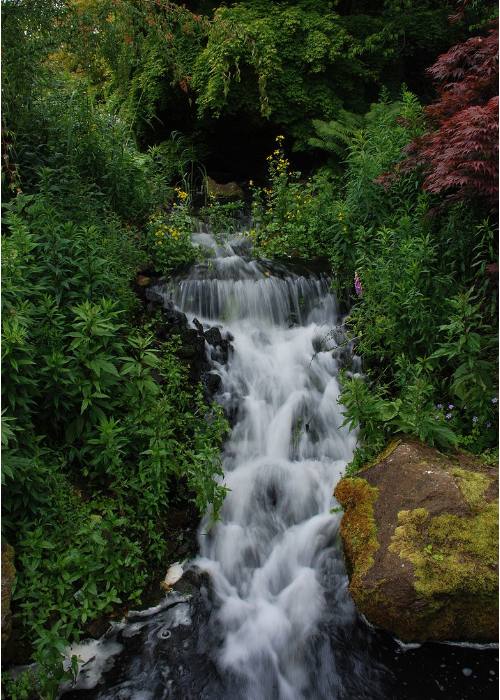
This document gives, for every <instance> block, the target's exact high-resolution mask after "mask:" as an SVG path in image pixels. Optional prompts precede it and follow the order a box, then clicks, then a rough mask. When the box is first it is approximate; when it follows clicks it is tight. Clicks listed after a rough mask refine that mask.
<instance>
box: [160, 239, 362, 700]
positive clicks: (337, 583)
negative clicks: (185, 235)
mask: <svg viewBox="0 0 500 700" xmlns="http://www.w3.org/2000/svg"><path fill="white" fill-rule="evenodd" d="M200 239H201V240H200ZM198 240H199V241H200V242H201V243H202V244H203V245H205V246H207V245H208V246H209V247H210V249H211V250H212V251H213V252H214V253H215V257H212V258H210V259H209V260H208V262H206V263H204V264H202V265H199V266H197V267H195V268H194V270H193V271H192V273H191V274H190V276H189V277H188V278H187V279H186V278H183V279H179V280H174V281H173V282H172V283H171V284H169V285H168V287H166V288H165V289H163V290H162V293H163V295H164V297H165V300H171V301H173V302H174V303H175V304H176V305H177V306H178V307H179V308H180V309H181V310H182V311H184V312H185V313H186V314H188V317H190V318H191V319H193V318H194V317H196V318H197V319H198V320H199V321H200V322H201V323H204V324H207V325H213V324H214V323H216V324H217V323H218V324H220V325H221V327H223V329H224V330H225V331H226V332H228V333H229V334H230V336H231V338H232V344H233V348H234V351H233V353H232V356H231V359H230V362H229V363H228V365H227V366H224V365H222V364H218V363H217V362H216V361H214V367H215V369H216V371H217V372H218V373H220V375H221V378H222V382H221V390H220V393H219V396H218V400H219V401H220V402H221V403H222V404H223V405H224V404H227V405H228V407H229V406H230V405H232V404H234V401H235V397H237V402H238V406H239V410H238V414H237V419H236V423H235V425H234V428H233V430H232V434H231V436H230V438H229V440H228V442H227V444H226V447H225V452H224V472H225V484H226V486H227V487H228V489H229V492H228V495H227V497H226V500H225V503H224V506H223V508H222V512H221V515H220V520H219V521H218V522H217V523H215V525H212V524H211V522H210V516H209V515H208V516H207V517H206V519H205V520H204V521H203V522H202V525H201V529H200V537H199V543H200V556H199V557H198V559H197V560H196V564H197V565H198V566H199V567H200V568H201V569H203V570H205V571H207V572H208V573H209V574H210V577H211V581H212V585H213V588H214V591H215V597H216V600H217V610H216V613H215V620H214V624H216V625H217V626H218V628H219V630H220V633H221V636H222V648H221V649H220V650H219V652H218V653H217V654H216V659H217V665H218V668H219V670H220V671H221V672H222V673H228V674H229V675H231V676H232V677H233V678H234V679H235V682H236V684H237V686H236V687H238V691H237V692H238V697H241V698H242V699H243V698H245V699H246V698H248V699H249V700H266V699H267V698H269V700H271V699H273V700H274V699H275V700H298V699H300V698H306V697H314V698H317V699H319V698H321V697H325V698H327V697H328V698H331V697H334V695H333V694H332V693H334V692H336V691H339V692H340V690H341V685H342V684H341V682H340V680H339V678H338V677H336V676H335V674H333V676H332V673H331V671H332V669H331V668H329V669H328V670H325V669H323V670H322V674H323V675H322V677H320V678H318V677H317V674H318V664H319V663H320V662H319V661H318V659H312V658H311V655H312V654H313V647H314V642H317V634H318V627H319V624H320V622H321V621H322V618H329V617H330V615H331V611H330V610H327V604H326V594H327V592H329V593H330V595H332V594H333V595H334V597H335V599H336V606H337V609H336V610H335V615H336V617H337V619H338V620H339V621H340V622H341V623H345V621H346V619H347V620H348V621H352V620H354V616H355V613H354V609H353V606H352V602H351V600H350V598H349V596H348V595H347V593H346V586H347V578H346V576H345V573H344V571H343V568H342V566H341V564H340V563H339V556H338V528H339V523H340V515H339V514H338V513H332V512H331V510H332V506H334V503H333V500H332V493H333V489H334V486H335V484H336V482H337V481H338V479H339V477H340V475H341V474H342V472H343V471H344V468H345V466H346V463H347V462H348V461H349V459H350V458H351V456H352V453H353V450H354V447H355V435H354V434H353V433H349V432H348V430H347V429H346V428H345V427H342V423H343V416H342V413H341V407H340V406H339V404H338V394H339V384H338V380H337V374H338V366H337V360H336V359H335V358H334V356H333V353H332V349H333V347H332V341H331V340H330V341H326V340H325V339H327V338H329V333H330V332H331V329H332V327H334V326H335V325H336V324H337V323H338V322H339V316H338V311H337V306H336V302H335V298H334V296H333V295H332V294H331V292H330V291H329V286H330V285H329V281H328V279H326V278H325V277H317V276H312V275H309V276H304V275H298V274H292V273H290V272H288V271H287V270H286V268H283V267H281V266H277V265H273V266H271V265H270V264H269V263H267V262H264V261H260V262H259V261H255V260H251V259H247V258H246V257H245V255H244V253H245V248H244V246H243V251H242V250H241V248H242V244H241V241H239V240H238V239H237V240H236V241H230V242H228V243H226V244H224V245H218V244H217V243H216V241H214V239H213V238H212V237H211V236H209V234H201V235H200V236H199V237H198ZM242 252H243V255H242ZM327 658H329V657H328V656H327ZM329 660H330V661H331V658H329ZM328 663H329V662H328V661H327V662H326V665H328ZM329 678H333V679H334V682H333V685H332V684H331V683H330V684H329V682H328V679H329ZM318 683H319V684H318ZM321 683H323V684H324V688H323V689H321V687H320V685H321Z"/></svg>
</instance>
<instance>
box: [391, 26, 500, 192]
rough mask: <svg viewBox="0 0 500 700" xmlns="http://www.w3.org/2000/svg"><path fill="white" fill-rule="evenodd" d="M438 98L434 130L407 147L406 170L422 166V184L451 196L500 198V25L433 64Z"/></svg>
mask: <svg viewBox="0 0 500 700" xmlns="http://www.w3.org/2000/svg"><path fill="white" fill-rule="evenodd" d="M429 73H430V75H431V76H432V77H433V78H434V81H435V83H436V88H437V91H438V95H439V99H438V100H437V101H436V102H435V103H434V104H432V105H430V106H429V107H427V108H426V114H427V116H428V118H429V125H430V126H431V130H430V131H429V132H428V133H426V134H424V135H423V136H421V137H420V138H418V139H416V140H415V141H414V142H413V143H411V144H410V146H409V147H408V149H407V153H408V159H407V160H406V161H405V163H404V164H402V170H406V171H408V170H409V169H413V168H415V167H416V166H420V167H421V168H422V169H423V173H424V182H423V187H424V189H425V190H427V191H428V192H432V193H434V194H445V195H447V196H448V197H450V198H451V199H471V198H474V199H477V198H480V199H481V200H483V201H485V202H487V203H488V204H490V205H493V206H495V203H496V202H497V198H498V30H497V29H492V30H490V32H489V33H488V35H487V36H483V37H479V36H478V37H473V38H471V39H468V40H467V41H465V42H463V43H462V44H458V45H457V46H453V47H452V48H451V49H450V50H449V51H448V52H447V53H445V54H443V55H442V56H440V57H439V58H438V59H437V61H436V63H435V64H434V65H433V66H432V67H431V68H430V69H429Z"/></svg>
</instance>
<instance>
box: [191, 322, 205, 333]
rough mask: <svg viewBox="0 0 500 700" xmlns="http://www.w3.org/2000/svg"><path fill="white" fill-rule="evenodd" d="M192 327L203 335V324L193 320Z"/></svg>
mask: <svg viewBox="0 0 500 700" xmlns="http://www.w3.org/2000/svg"><path fill="white" fill-rule="evenodd" d="M193 326H194V327H195V328H196V329H197V330H198V331H199V332H200V333H202V334H203V332H204V331H203V324H202V323H200V322H199V321H198V319H197V318H193Z"/></svg>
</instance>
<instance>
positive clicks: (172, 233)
mask: <svg viewBox="0 0 500 700" xmlns="http://www.w3.org/2000/svg"><path fill="white" fill-rule="evenodd" d="M195 226H196V222H195V220H194V219H193V216H192V214H191V209H190V206H189V195H188V193H187V192H184V190H182V189H180V188H179V187H177V188H176V199H175V201H174V203H173V205H172V207H171V208H170V210H168V211H165V210H159V211H157V212H156V213H154V214H152V215H151V217H150V218H149V221H148V225H147V227H146V232H145V233H146V236H145V243H146V249H147V251H148V253H149V255H150V258H151V260H152V262H153V266H154V268H155V269H156V270H157V271H158V272H162V273H163V274H167V273H170V272H173V271H174V270H177V269H178V268H181V267H184V266H186V265H190V264H191V263H193V262H194V260H195V259H196V248H195V247H194V246H193V244H192V243H191V234H192V233H193V231H194V230H195Z"/></svg>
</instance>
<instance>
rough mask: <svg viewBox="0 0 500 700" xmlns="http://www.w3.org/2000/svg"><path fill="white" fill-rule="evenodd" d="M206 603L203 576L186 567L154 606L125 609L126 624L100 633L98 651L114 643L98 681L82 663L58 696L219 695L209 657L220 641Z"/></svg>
mask: <svg viewBox="0 0 500 700" xmlns="http://www.w3.org/2000/svg"><path fill="white" fill-rule="evenodd" d="M212 604H213V601H212V593H211V589H210V583H209V578H208V576H207V575H206V574H204V573H202V572H199V571H198V570H197V569H191V570H189V571H187V572H186V573H185V574H184V575H183V576H182V578H181V579H180V580H179V581H178V582H177V583H176V584H175V586H174V590H173V592H172V593H171V594H169V596H168V597H167V598H165V599H164V601H163V603H162V604H161V605H160V606H159V607H158V606H157V607H156V608H152V609H151V610H149V611H148V610H145V611H139V612H137V613H130V614H129V616H128V620H127V624H126V625H124V626H120V627H119V628H117V629H114V630H111V631H110V632H109V633H108V634H106V635H105V638H104V639H103V647H102V648H103V651H106V645H107V646H108V647H109V646H110V645H113V644H114V645H115V648H116V649H118V650H119V651H118V653H115V654H114V655H113V657H112V658H111V659H110V663H108V664H107V665H106V667H105V668H104V673H102V675H101V676H100V678H98V679H95V678H94V677H93V674H92V668H91V666H90V667H89V669H88V671H87V670H86V668H85V667H84V668H83V669H82V671H83V672H82V673H81V674H80V676H79V678H78V680H77V684H76V687H73V688H69V687H67V689H66V692H65V693H64V695H63V697H64V698H66V699H67V700H69V699H70V698H80V699H83V698H98V697H102V696H103V695H102V694H103V693H104V695H105V697H106V698H116V700H118V699H123V698H131V697H139V696H142V695H144V697H145V696H147V697H149V698H183V700H209V699H210V700H211V699H213V698H216V697H221V691H222V690H223V684H222V682H221V680H220V678H219V674H218V672H217V670H216V667H215V664H214V661H213V658H212V656H213V654H212V652H213V649H215V648H217V646H218V644H220V640H218V639H214V636H213V634H212V633H211V630H210V628H209V619H210V614H211V607H212ZM118 645H119V646H118ZM96 680H98V683H97V684H96Z"/></svg>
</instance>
